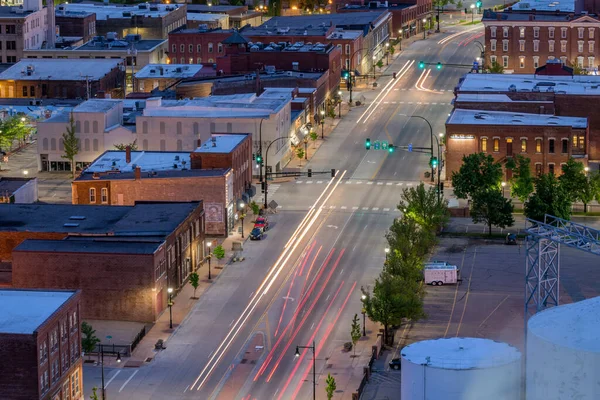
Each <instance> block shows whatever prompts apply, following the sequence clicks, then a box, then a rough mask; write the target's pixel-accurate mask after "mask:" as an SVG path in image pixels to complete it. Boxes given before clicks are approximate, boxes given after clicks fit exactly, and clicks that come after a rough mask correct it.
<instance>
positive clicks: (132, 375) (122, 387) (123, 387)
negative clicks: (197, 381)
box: [119, 369, 189, 393]
mask: <svg viewBox="0 0 600 400" xmlns="http://www.w3.org/2000/svg"><path fill="white" fill-rule="evenodd" d="M138 371H139V369H136V370H135V371H133V374H131V376H130V377H129V379H127V380H126V381H125V383H124V384H123V386H121V389H119V393H121V391H122V390H123V389H125V386H127V384H128V383H129V381H130V380H131V379H133V377H134V376H135V374H137V373H138ZM188 387H189V386H188ZM185 390H187V388H185Z"/></svg>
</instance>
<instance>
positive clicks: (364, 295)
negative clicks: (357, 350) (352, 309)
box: [360, 294, 367, 336]
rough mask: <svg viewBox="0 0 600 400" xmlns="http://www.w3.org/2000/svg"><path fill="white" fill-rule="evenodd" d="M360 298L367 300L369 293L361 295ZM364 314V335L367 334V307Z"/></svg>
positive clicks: (363, 310)
mask: <svg viewBox="0 0 600 400" xmlns="http://www.w3.org/2000/svg"><path fill="white" fill-rule="evenodd" d="M360 298H361V299H362V300H363V301H365V300H366V299H367V295H366V294H363V295H362V296H360ZM361 313H362V316H363V336H367V324H366V322H367V317H366V316H367V309H366V308H364V307H363V309H362V311H361Z"/></svg>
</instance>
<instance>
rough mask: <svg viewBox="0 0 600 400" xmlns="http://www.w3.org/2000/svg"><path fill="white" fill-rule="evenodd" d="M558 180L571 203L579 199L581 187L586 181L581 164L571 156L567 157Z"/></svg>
mask: <svg viewBox="0 0 600 400" xmlns="http://www.w3.org/2000/svg"><path fill="white" fill-rule="evenodd" d="M558 181H559V182H560V185H561V186H562V187H563V189H564V190H565V193H566V194H567V195H568V196H569V199H570V200H571V202H572V203H573V202H575V201H577V200H579V199H580V197H581V191H582V188H583V186H584V185H585V182H586V181H587V179H586V176H585V170H584V166H583V164H582V163H580V162H579V161H575V159H573V158H572V157H571V158H569V160H568V161H567V162H566V164H564V165H563V166H562V175H561V176H560V177H559V178H558Z"/></svg>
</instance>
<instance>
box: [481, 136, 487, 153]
mask: <svg viewBox="0 0 600 400" xmlns="http://www.w3.org/2000/svg"><path fill="white" fill-rule="evenodd" d="M487 141H488V140H487V138H486V137H484V138H481V151H482V152H484V153H485V152H487Z"/></svg>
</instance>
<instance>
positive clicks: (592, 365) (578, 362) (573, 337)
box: [527, 297, 600, 400]
mask: <svg viewBox="0 0 600 400" xmlns="http://www.w3.org/2000/svg"><path fill="white" fill-rule="evenodd" d="M527 329H528V331H527V400H547V399H553V400H561V399H569V400H570V399H577V400H598V399H600V297H594V298H593V299H589V300H584V301H580V302H578V303H573V304H566V305H563V306H559V307H554V308H550V309H548V310H545V311H542V312H540V313H538V314H536V315H534V316H533V317H531V318H530V319H529V322H528V324H527Z"/></svg>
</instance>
